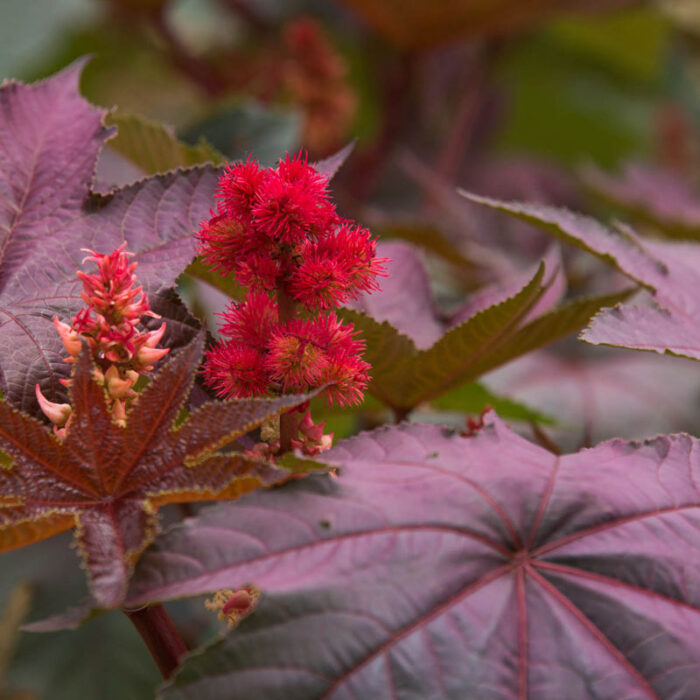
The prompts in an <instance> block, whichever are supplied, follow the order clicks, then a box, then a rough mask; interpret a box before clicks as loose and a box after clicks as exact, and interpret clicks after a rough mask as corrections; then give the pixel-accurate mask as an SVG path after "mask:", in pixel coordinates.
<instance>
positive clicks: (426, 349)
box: [341, 243, 628, 413]
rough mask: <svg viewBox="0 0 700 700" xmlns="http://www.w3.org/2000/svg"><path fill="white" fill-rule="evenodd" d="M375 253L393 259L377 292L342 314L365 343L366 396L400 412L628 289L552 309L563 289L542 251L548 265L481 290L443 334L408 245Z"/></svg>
mask: <svg viewBox="0 0 700 700" xmlns="http://www.w3.org/2000/svg"><path fill="white" fill-rule="evenodd" d="M379 252H380V254H381V255H386V256H387V257H389V258H391V259H392V261H393V268H392V270H391V271H390V272H391V274H390V276H389V278H388V280H387V282H385V283H384V284H383V291H382V293H381V294H376V295H372V296H370V297H366V298H362V299H361V300H360V302H359V303H357V304H355V305H354V307H355V308H353V309H352V310H350V309H344V310H342V312H341V313H342V315H343V317H344V318H346V319H347V320H349V321H352V323H353V324H354V325H355V327H356V328H357V329H358V330H360V331H362V337H363V339H364V340H365V341H366V343H367V351H366V353H365V358H366V360H367V361H368V362H369V363H370V365H371V366H372V372H371V374H372V382H371V383H370V386H369V391H370V393H371V394H373V395H374V396H376V397H377V398H378V399H380V400H381V401H382V402H383V403H385V404H386V405H387V406H390V407H391V408H393V409H394V410H395V411H398V412H400V413H405V412H409V411H411V410H412V409H413V408H415V407H416V406H417V405H418V404H420V403H422V402H424V401H428V400H430V399H434V398H436V397H438V396H440V395H442V394H444V393H446V392H448V391H450V390H452V389H454V388H455V387H458V386H460V385H461V384H464V383H466V382H470V381H473V380H474V379H477V378H478V377H480V376H481V375H482V374H484V373H485V372H488V371H489V370H491V369H494V368H495V367H498V366H499V365H502V364H504V363H506V362H508V361H510V360H512V359H513V358H515V357H518V356H519V355H521V354H524V353H526V352H529V351H530V350H534V349H535V348H537V347H541V346H542V345H545V344H547V343H551V342H553V341H554V340H558V339H559V338H562V337H564V336H566V335H568V334H569V333H573V332H574V331H576V330H579V329H580V328H581V327H582V326H583V325H585V324H586V322H587V321H588V320H589V319H590V318H591V316H592V315H593V314H594V313H595V312H596V311H598V310H599V309H600V308H601V306H605V305H612V304H615V303H617V302H618V301H620V300H621V299H623V298H625V297H626V296H627V294H628V292H623V293H621V294H613V295H607V296H601V297H595V298H592V299H581V300H575V301H573V302H569V303H568V304H565V305H563V306H562V307H560V308H557V309H554V310H551V309H552V307H553V306H554V305H555V304H556V302H557V301H558V299H559V298H560V296H561V293H562V292H563V289H561V285H562V281H561V279H560V275H561V272H560V270H559V267H558V266H557V265H556V262H555V260H556V258H553V257H552V256H549V258H548V260H547V263H549V264H544V263H543V264H541V265H540V266H539V267H538V269H537V270H536V271H535V272H534V275H532V276H531V277H530V276H524V277H523V278H522V280H520V281H518V282H517V283H515V284H510V285H507V286H504V287H498V288H493V289H490V290H487V292H488V294H486V293H484V292H482V293H481V295H480V296H481V298H480V300H476V305H475V306H473V307H472V308H471V309H469V310H468V312H467V313H464V314H460V313H458V314H457V315H456V319H455V320H456V321H459V323H458V325H455V326H454V327H453V328H451V329H449V330H447V332H444V325H441V324H440V322H439V321H438V319H437V316H436V314H435V311H434V308H433V303H432V297H431V296H430V291H429V286H428V282H427V276H426V275H425V271H424V269H423V268H422V265H421V263H420V262H419V260H418V258H417V255H416V252H415V250H414V249H413V248H412V247H411V246H409V245H408V244H406V243H392V244H384V245H382V246H381V247H380V249H379ZM553 262H555V264H554V266H553V267H554V269H552V263H553ZM394 270H396V275H395V276H394V275H393V271H394ZM557 288H559V289H557ZM358 308H360V309H362V308H364V309H366V310H367V311H369V313H372V314H373V316H374V317H373V316H369V315H367V314H366V313H362V311H358Z"/></svg>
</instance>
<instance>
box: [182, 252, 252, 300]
mask: <svg viewBox="0 0 700 700" xmlns="http://www.w3.org/2000/svg"><path fill="white" fill-rule="evenodd" d="M185 274H187V275H190V276H191V277H194V278H196V279H198V280H202V282H206V283H207V284H210V285H211V286H212V287H214V289H218V290H219V291H220V292H223V293H224V294H227V295H228V296H230V297H231V298H232V299H243V297H244V296H245V294H246V289H245V287H243V286H241V285H240V284H238V282H237V281H236V278H235V277H234V276H233V275H223V274H221V273H220V272H217V271H216V270H212V269H211V268H210V267H208V266H207V265H205V264H204V263H203V262H202V260H201V258H195V259H194V260H193V261H192V262H191V263H190V264H189V265H188V267H187V268H186V269H185Z"/></svg>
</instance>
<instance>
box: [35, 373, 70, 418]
mask: <svg viewBox="0 0 700 700" xmlns="http://www.w3.org/2000/svg"><path fill="white" fill-rule="evenodd" d="M35 392H36V399H37V401H38V402H39V407H40V408H41V410H42V413H43V414H44V415H45V416H46V417H47V418H48V419H49V420H50V421H51V422H52V423H53V424H54V425H55V426H57V427H59V428H61V427H62V426H64V425H65V424H66V423H67V422H68V419H69V418H70V415H71V413H72V412H73V409H72V407H71V405H70V404H68V403H54V402H53V401H49V400H48V399H47V398H46V397H45V396H44V395H43V394H42V393H41V389H40V387H39V385H38V384H37V385H36V386H35Z"/></svg>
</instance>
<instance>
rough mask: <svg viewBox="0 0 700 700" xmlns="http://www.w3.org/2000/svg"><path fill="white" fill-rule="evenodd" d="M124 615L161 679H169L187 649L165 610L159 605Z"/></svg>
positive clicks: (127, 612) (126, 611)
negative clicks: (159, 673)
mask: <svg viewBox="0 0 700 700" xmlns="http://www.w3.org/2000/svg"><path fill="white" fill-rule="evenodd" d="M124 613H125V614H126V616H127V617H128V618H129V619H130V620H131V622H132V624H133V625H134V627H136V630H137V632H138V633H139V634H140V635H141V639H143V641H144V643H145V644H146V646H147V647H148V651H150V652H151V656H152V657H153V660H154V661H155V662H156V665H157V666H158V670H159V671H160V672H161V675H162V676H163V678H164V679H166V680H167V679H168V678H170V676H172V674H173V673H174V672H175V669H177V667H178V665H179V663H180V661H181V660H182V657H183V655H184V654H185V653H186V652H187V647H186V646H185V643H184V642H183V641H182V637H180V633H179V632H178V631H177V629H176V628H175V625H174V624H173V621H172V620H171V619H170V616H169V615H168V613H167V612H166V611H165V608H164V607H163V606H162V605H161V604H160V603H159V604H157V605H150V606H148V607H146V608H140V609H138V610H126V609H125V610H124Z"/></svg>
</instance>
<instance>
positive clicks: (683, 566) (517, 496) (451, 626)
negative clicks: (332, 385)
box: [129, 414, 700, 700]
mask: <svg viewBox="0 0 700 700" xmlns="http://www.w3.org/2000/svg"><path fill="white" fill-rule="evenodd" d="M699 447H700V446H699V445H698V444H697V440H695V439H694V438H690V437H688V436H686V435H677V436H670V437H667V436H662V437H658V438H655V439H654V440H650V441H647V442H645V443H642V444H637V443H627V442H623V441H619V440H615V441H610V442H607V443H603V444H601V445H599V446H598V447H596V448H593V449H591V450H584V451H582V452H580V453H577V454H572V455H567V456H564V457H561V458H556V457H555V456H554V455H552V454H551V453H549V452H547V451H546V450H544V449H542V448H540V447H537V446H535V445H532V444H530V443H528V442H527V441H525V440H523V439H522V438H520V437H518V436H516V435H515V434H514V433H512V432H511V431H510V430H508V428H506V427H505V426H504V425H503V424H502V423H501V422H500V421H499V420H498V419H497V418H496V417H495V416H494V415H493V414H491V415H490V417H489V419H488V420H487V425H486V427H485V428H484V429H482V430H481V431H480V432H479V433H477V435H476V436H475V437H473V438H462V437H459V436H455V435H450V434H447V433H445V432H443V431H442V430H441V429H440V428H438V427H435V426H427V425H417V424H414V425H402V426H397V427H390V428H385V429H381V430H378V431H375V432H374V433H366V434H362V435H360V436H358V437H356V438H353V439H350V440H348V441H345V442H344V443H341V444H340V445H338V446H337V447H336V448H334V449H333V450H331V451H330V452H328V453H326V461H327V462H328V463H330V464H333V465H336V466H337V467H339V469H340V476H339V478H338V479H336V480H332V479H329V478H313V479H307V480H305V481H302V482H298V483H296V484H294V485H292V486H291V487H287V488H285V489H282V490H279V491H276V492H272V493H267V494H265V495H264V496H263V497H262V498H261V497H258V496H255V495H253V496H251V497H247V498H245V499H243V500H241V501H240V502H239V503H237V504H235V505H232V506H228V505H224V506H220V507H217V508H212V509H209V510H207V511H204V512H203V513H202V514H201V515H200V516H199V517H198V518H195V519H192V520H189V521H186V522H185V523H183V524H181V525H179V526H176V527H175V528H174V529H172V530H171V531H170V532H169V533H166V534H165V535H164V536H162V537H161V538H160V539H159V540H157V542H156V544H155V545H154V547H153V548H152V549H151V550H150V551H148V552H147V553H146V554H145V556H144V558H143V559H142V561H141V563H140V565H139V567H138V569H137V573H136V575H135V579H134V580H133V582H132V588H131V592H130V595H129V603H130V604H133V605H138V604H141V603H144V602H147V601H150V600H162V599H168V598H176V597H181V596H188V595H196V594H200V593H204V592H208V591H212V590H215V589H218V588H230V587H236V586H240V585H242V584H244V583H246V582H253V583H256V584H257V585H259V586H260V587H261V588H262V589H263V599H262V600H263V603H262V605H261V608H260V610H259V612H258V613H256V614H255V615H253V616H252V617H251V618H249V619H248V620H246V621H244V623H243V624H242V625H241V626H240V627H239V628H238V629H237V630H236V632H235V633H232V634H231V635H229V636H228V637H227V638H225V639H223V640H222V641H219V642H216V643H215V644H214V645H213V646H212V647H211V648H210V649H209V650H207V651H205V652H204V653H203V654H201V655H194V656H193V657H192V658H191V659H190V660H189V661H188V662H187V663H186V664H185V666H184V669H183V670H182V672H181V673H180V674H179V676H178V677H177V678H176V679H175V680H174V681H173V684H172V686H171V687H170V688H169V689H168V690H167V691H166V693H165V697H172V698H195V697H203V696H206V697H211V698H224V697H227V696H226V692H227V689H228V690H230V688H233V687H235V688H236V691H237V693H239V694H241V695H242V696H250V697H266V698H268V697H269V698H282V697H284V698H300V699H301V698H309V697H314V698H331V697H332V698H351V697H387V698H388V697H459V698H462V697H465V698H471V697H474V698H477V697H478V698H488V699H491V698H494V699H495V698H498V699H500V700H502V699H504V698H513V699H515V698H537V699H538V700H550V699H551V700H554V699H556V700H560V699H561V698H562V697H566V698H567V699H568V698H571V699H573V700H578V699H581V700H584V699H585V700H588V699H590V698H600V699H604V700H619V698H664V699H666V698H679V699H681V698H691V697H693V695H692V692H694V691H692V690H691V689H696V688H697V687H698V685H699V684H700V646H698V644H697V639H698V635H700V587H698V586H697V585H695V583H694V582H695V581H697V580H700V578H699V577H700V554H698V552H699V551H700V550H698V548H697V547H695V546H694V544H693V543H694V542H695V541H696V539H697V532H698V527H700V493H699V492H698V487H697V483H698V480H700V449H698V448H699ZM689 693H691V694H689Z"/></svg>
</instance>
